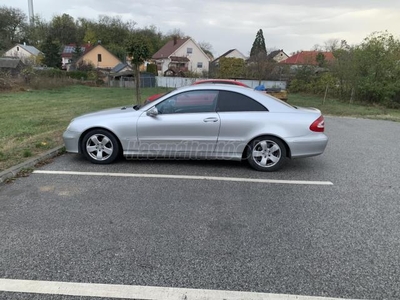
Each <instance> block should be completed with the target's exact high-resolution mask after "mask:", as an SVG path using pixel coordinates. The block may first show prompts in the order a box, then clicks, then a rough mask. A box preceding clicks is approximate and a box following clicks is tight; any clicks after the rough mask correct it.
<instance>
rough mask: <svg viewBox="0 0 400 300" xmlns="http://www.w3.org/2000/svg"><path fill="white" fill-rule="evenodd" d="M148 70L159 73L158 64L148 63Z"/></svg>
mask: <svg viewBox="0 0 400 300" xmlns="http://www.w3.org/2000/svg"><path fill="white" fill-rule="evenodd" d="M146 72H149V73H152V74H154V75H156V76H157V75H158V72H157V65H155V64H148V65H147V67H146Z"/></svg>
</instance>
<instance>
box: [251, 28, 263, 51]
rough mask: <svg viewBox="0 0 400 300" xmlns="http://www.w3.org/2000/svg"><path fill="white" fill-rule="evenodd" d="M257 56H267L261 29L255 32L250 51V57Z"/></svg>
mask: <svg viewBox="0 0 400 300" xmlns="http://www.w3.org/2000/svg"><path fill="white" fill-rule="evenodd" d="M259 54H265V55H266V54H267V48H266V46H265V39H264V34H263V31H262V29H260V30H258V31H257V34H256V38H255V40H254V42H253V46H252V47H251V50H250V57H256V56H258V55H259Z"/></svg>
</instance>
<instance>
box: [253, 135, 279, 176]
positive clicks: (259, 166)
mask: <svg viewBox="0 0 400 300" xmlns="http://www.w3.org/2000/svg"><path fill="white" fill-rule="evenodd" d="M285 158H286V148H285V145H284V144H283V142H282V141H281V140H280V139H278V138H275V137H272V136H264V137H260V138H257V139H255V140H253V141H252V142H251V143H250V146H249V148H248V153H247V160H248V162H249V164H250V166H252V167H253V168H254V169H256V170H258V171H264V172H273V171H276V170H278V169H280V168H281V167H282V164H283V163H284V160H285Z"/></svg>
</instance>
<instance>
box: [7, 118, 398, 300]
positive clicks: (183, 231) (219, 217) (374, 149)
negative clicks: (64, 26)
mask: <svg viewBox="0 0 400 300" xmlns="http://www.w3.org/2000/svg"><path fill="white" fill-rule="evenodd" d="M326 123H327V124H326V127H327V135H328V136H329V138H330V141H329V144H328V147H327V149H326V152H325V153H324V154H323V155H322V156H319V157H314V158H307V159H299V160H293V161H289V162H288V163H287V164H286V165H285V167H284V168H283V169H282V170H281V171H279V172H276V173H261V172H257V171H254V170H252V169H251V168H250V167H249V166H247V164H245V163H237V162H230V161H229V162H219V161H166V160H164V161H163V160H161V161H145V160H140V161H120V162H118V163H116V164H114V165H110V166H101V165H93V164H90V163H88V162H86V161H85V160H83V159H82V158H81V157H80V156H76V155H69V154H68V155H63V156H61V157H58V158H57V159H55V160H54V162H52V163H51V164H48V165H46V166H44V167H42V168H40V169H39V170H38V171H40V173H39V172H38V173H34V174H31V175H30V176H29V177H27V178H20V179H18V180H16V181H15V182H14V183H13V184H8V185H3V186H0V237H1V241H2V242H1V243H0V278H3V279H17V280H40V281H58V282H63V283H68V282H78V283H79V282H82V283H101V284H107V285H108V284H110V285H113V284H123V285H135V286H136V285H138V286H156V287H165V288H167V287H175V288H190V289H200V290H210V289H211V290H223V291H246V292H258V293H273V294H290V295H306V296H320V297H338V298H352V299H399V298H400V287H399V284H398V278H399V274H400V171H399V170H400V159H399V139H398V138H399V137H400V123H393V122H386V121H373V120H362V119H350V118H332V117H328V118H326ZM138 174H146V175H145V177H143V176H140V175H138ZM249 179H250V180H249ZM1 284H2V283H1V280H0V290H1V287H2V285H1ZM7 284H8V283H7ZM4 285H5V283H3V286H4ZM3 290H5V289H3ZM18 291H23V290H18ZM1 295H2V294H1V292H0V298H1ZM3 295H4V297H5V298H6V299H8V298H12V299H59V298H51V297H55V296H44V295H40V296H39V295H33V294H22V293H8V292H4V293H3ZM80 295H82V294H80ZM249 295H250V294H249ZM254 295H256V294H254ZM82 296H83V295H82ZM35 297H37V298H35ZM46 297H49V298H46ZM59 297H61V296H59ZM62 297H63V298H62V299H74V298H70V297H67V296H62ZM249 297H250V296H249ZM254 297H255V296H254ZM293 297H294V296H293ZM60 299H61V298H60ZM187 299H190V297H189V296H188V297H187ZM203 299H204V298H203ZM207 299H208V298H207ZM209 299H211V298H209ZM227 299H228V298H227ZM243 299H244V298H243ZM246 299H250V298H246ZM254 299H256V298H254ZM257 299H261V298H257ZM263 299H267V298H263ZM270 299H275V298H270ZM285 299H292V298H285ZM293 299H295V298H293Z"/></svg>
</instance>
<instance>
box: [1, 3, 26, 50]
mask: <svg viewBox="0 0 400 300" xmlns="http://www.w3.org/2000/svg"><path fill="white" fill-rule="evenodd" d="M26 20H27V17H26V15H25V14H24V12H23V11H22V10H20V9H18V8H12V7H6V6H2V7H0V49H8V48H11V46H13V45H14V44H15V43H17V42H19V41H20V40H21V38H22V33H23V32H24V29H25V28H26V27H27V26H28V24H27V23H26Z"/></svg>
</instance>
